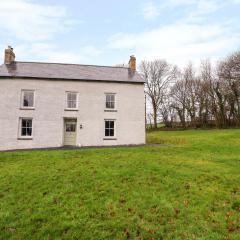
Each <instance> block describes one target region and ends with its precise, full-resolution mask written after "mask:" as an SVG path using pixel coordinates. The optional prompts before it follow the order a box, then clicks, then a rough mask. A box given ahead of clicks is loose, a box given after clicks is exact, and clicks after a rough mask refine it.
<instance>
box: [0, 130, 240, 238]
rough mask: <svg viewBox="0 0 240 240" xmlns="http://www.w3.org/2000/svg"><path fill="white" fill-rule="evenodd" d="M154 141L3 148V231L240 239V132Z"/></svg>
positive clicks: (3, 234) (165, 135)
mask: <svg viewBox="0 0 240 240" xmlns="http://www.w3.org/2000/svg"><path fill="white" fill-rule="evenodd" d="M147 139H148V142H149V143H160V144H163V146H158V145H150V146H144V147H134V148H105V149H104V148H103V149H80V150H51V151H18V152H6V153H0V239H1V240H5V239H24V240H25V239H41V240H43V239H49V240H50V239H54V240H55V239H164V240H166V239H176V240H178V239H179V240H180V239H184V240H185V239H201V240H206V239H213V240H216V239H229V240H230V239H231V240H237V239H239V236H240V130H209V131H203V130H195V131H194V130H189V131H178V132H151V133H149V134H148V136H147Z"/></svg>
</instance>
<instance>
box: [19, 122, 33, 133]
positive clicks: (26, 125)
mask: <svg viewBox="0 0 240 240" xmlns="http://www.w3.org/2000/svg"><path fill="white" fill-rule="evenodd" d="M21 136H23V137H24V136H25V137H27V136H32V119H22V120H21Z"/></svg>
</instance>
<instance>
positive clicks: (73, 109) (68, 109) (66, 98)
mask: <svg viewBox="0 0 240 240" xmlns="http://www.w3.org/2000/svg"><path fill="white" fill-rule="evenodd" d="M69 93H70V94H72V93H73V94H76V108H69V107H68V94H69ZM65 110H67V111H77V110H78V92H74V91H66V94H65Z"/></svg>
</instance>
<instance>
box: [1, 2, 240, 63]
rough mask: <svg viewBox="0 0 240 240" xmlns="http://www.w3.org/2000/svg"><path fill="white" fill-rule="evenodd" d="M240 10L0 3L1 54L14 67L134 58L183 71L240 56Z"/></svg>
mask: <svg viewBox="0 0 240 240" xmlns="http://www.w3.org/2000/svg"><path fill="white" fill-rule="evenodd" d="M239 12H240V0H224V1H222V0H199V1H197V0H168V1H165V0H158V1H157V0H155V1H154V0H153V1H148V0H131V1H129V0H128V1H127V0H122V1H113V0H101V1H96V0H95V1H94V0H89V1H82V0H69V1H67V0H58V1H53V0H48V1H47V0H41V1H40V0H0V49H2V51H3V50H4V48H5V47H6V46H8V45H11V46H13V47H14V49H15V53H16V57H17V60H19V61H45V62H67V63H85V64H100V65H115V64H121V63H126V62H127V61H128V59H129V56H130V55H131V54H135V55H136V57H137V60H138V62H140V61H141V60H143V59H146V60H153V59H158V58H165V59H166V60H168V61H169V62H171V63H173V64H178V65H179V66H180V67H181V66H184V65H185V64H187V63H188V62H189V61H193V62H194V63H196V64H198V63H199V61H200V59H205V58H210V59H212V60H213V61H215V60H216V59H218V58H222V57H224V56H226V55H227V54H229V53H231V52H232V51H235V50H239V49H240V14H239ZM2 55H3V54H2ZM1 62H3V57H2V58H1Z"/></svg>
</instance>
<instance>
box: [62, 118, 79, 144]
mask: <svg viewBox="0 0 240 240" xmlns="http://www.w3.org/2000/svg"><path fill="white" fill-rule="evenodd" d="M68 120H74V121H75V123H76V139H75V145H72V146H77V136H78V127H77V126H78V119H77V118H76V117H64V118H63V139H62V142H63V144H62V145H63V146H67V145H65V144H64V139H65V128H66V122H67V121H68Z"/></svg>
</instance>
